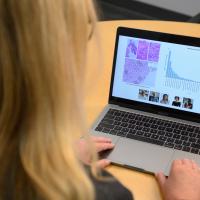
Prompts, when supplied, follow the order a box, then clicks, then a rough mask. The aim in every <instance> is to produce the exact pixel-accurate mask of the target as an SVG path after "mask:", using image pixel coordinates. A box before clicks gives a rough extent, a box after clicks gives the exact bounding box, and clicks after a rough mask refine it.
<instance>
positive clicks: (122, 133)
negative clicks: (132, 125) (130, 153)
mask: <svg viewBox="0 0 200 200" xmlns="http://www.w3.org/2000/svg"><path fill="white" fill-rule="evenodd" d="M126 135H127V133H125V132H122V131H119V132H118V133H117V136H121V137H125V136H126Z"/></svg>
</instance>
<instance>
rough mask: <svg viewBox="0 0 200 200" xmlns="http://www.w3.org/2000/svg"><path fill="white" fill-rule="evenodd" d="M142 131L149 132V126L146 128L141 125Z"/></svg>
mask: <svg viewBox="0 0 200 200" xmlns="http://www.w3.org/2000/svg"><path fill="white" fill-rule="evenodd" d="M142 130H143V131H144V132H150V128H147V127H143V129H142Z"/></svg>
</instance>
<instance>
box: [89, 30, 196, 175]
mask: <svg viewBox="0 0 200 200" xmlns="http://www.w3.org/2000/svg"><path fill="white" fill-rule="evenodd" d="M91 134H92V135H95V136H105V137H109V138H111V139H112V142H113V143H114V144H115V148H114V149H113V150H112V151H108V152H106V154H105V155H104V156H106V157H107V158H108V159H110V160H111V162H112V163H113V164H117V165H121V166H124V167H128V168H132V169H136V170H139V171H142V172H147V173H155V172H159V171H163V172H164V174H165V175H168V174H169V171H170V166H171V163H172V161H173V160H175V159H181V158H188V159H192V160H195V161H196V162H197V163H198V164H200V38H194V37H187V36H180V35H173V34H167V33H160V32H153V31H147V30H139V29H131V28H126V27H119V28H118V29H117V34H116V42H115V50H114V59H113V68H112V76H111V83H110V94H109V101H108V105H106V107H105V108H104V110H103V111H102V113H101V114H100V115H99V117H98V118H97V120H96V121H95V123H94V124H93V126H92V128H91Z"/></svg>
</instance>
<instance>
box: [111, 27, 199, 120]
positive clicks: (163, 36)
mask: <svg viewBox="0 0 200 200" xmlns="http://www.w3.org/2000/svg"><path fill="white" fill-rule="evenodd" d="M119 36H128V37H136V38H141V39H149V40H155V41H161V42H170V43H174V44H181V45H189V46H194V47H200V38H195V37H189V36H182V35H175V34H169V33H161V32H155V31H147V30H141V29H134V28H127V27H118V29H117V34H116V42H115V48H114V57H113V67H112V74H111V84H110V92H109V104H115V105H118V106H122V107H127V108H132V109H136V110H141V111H147V112H151V113H156V114H160V115H164V116H170V117H175V118H180V119H184V120H189V121H195V122H200V113H198V114H197V113H193V112H188V111H183V110H177V109H173V108H167V107H162V106H159V105H153V104H147V103H143V102H138V101H134V100H128V99H123V98H119V97H114V96H112V92H113V82H114V75H115V67H116V58H117V49H118V42H119Z"/></svg>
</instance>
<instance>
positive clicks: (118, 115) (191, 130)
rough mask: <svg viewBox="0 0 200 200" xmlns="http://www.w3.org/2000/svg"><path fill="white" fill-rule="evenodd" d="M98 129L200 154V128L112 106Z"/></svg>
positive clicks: (96, 129)
mask: <svg viewBox="0 0 200 200" xmlns="http://www.w3.org/2000/svg"><path fill="white" fill-rule="evenodd" d="M95 131H98V132H103V133H107V134H112V135H117V136H121V137H126V138H130V139H134V140H139V141H143V142H148V143H152V144H156V145H160V146H165V147H169V148H173V149H178V150H182V151H186V152H191V153H195V154H200V127H197V126H192V125H187V124H183V123H178V122H172V121H167V120H163V119H158V118H155V117H149V116H145V115H142V114H136V113H130V112H125V111H120V110H116V109H109V110H108V112H107V113H106V115H105V116H104V118H103V119H102V120H101V122H100V123H99V124H98V126H97V127H96V128H95Z"/></svg>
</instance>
